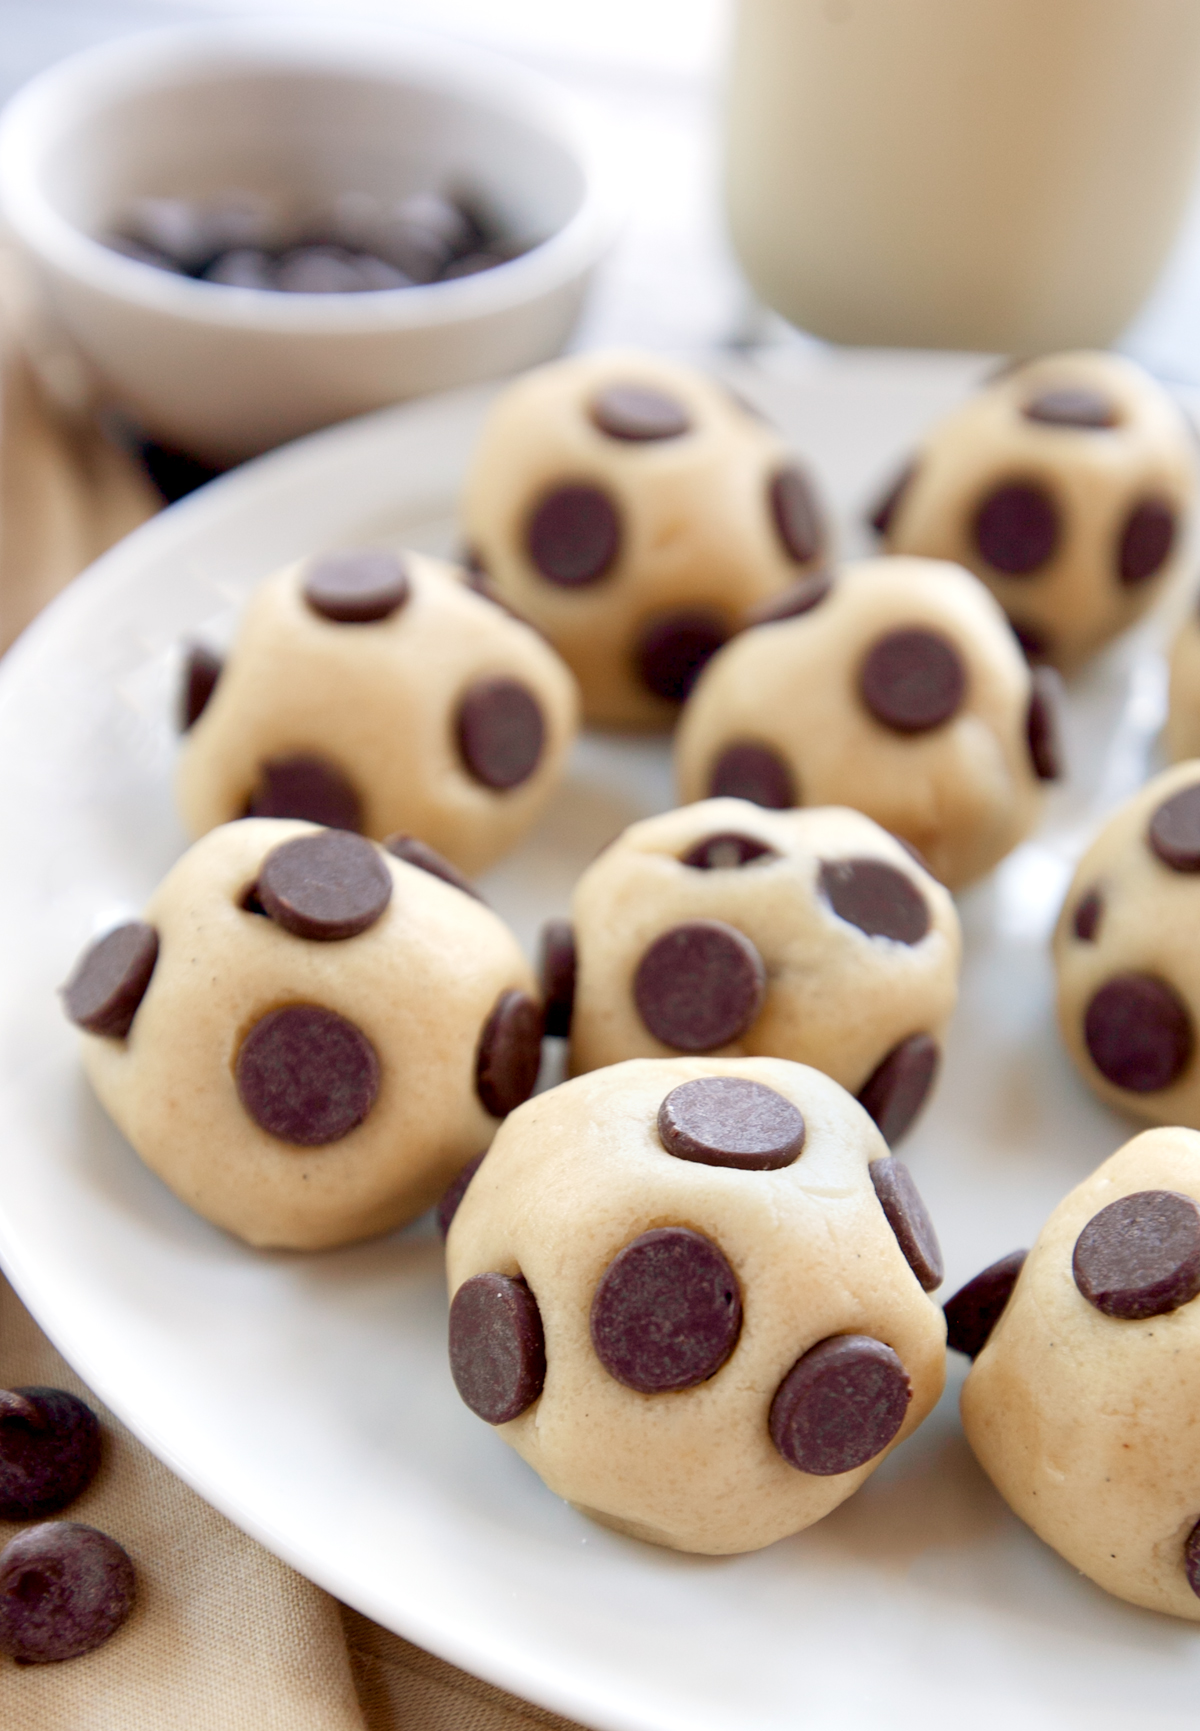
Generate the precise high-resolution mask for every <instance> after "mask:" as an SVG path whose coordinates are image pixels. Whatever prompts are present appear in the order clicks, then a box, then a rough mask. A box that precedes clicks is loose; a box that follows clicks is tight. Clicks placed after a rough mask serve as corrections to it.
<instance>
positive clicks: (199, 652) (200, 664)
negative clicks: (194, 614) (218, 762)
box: [179, 643, 225, 733]
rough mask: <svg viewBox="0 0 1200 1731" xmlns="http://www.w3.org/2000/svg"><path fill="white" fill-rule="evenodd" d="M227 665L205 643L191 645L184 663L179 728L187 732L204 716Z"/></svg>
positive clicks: (182, 731)
mask: <svg viewBox="0 0 1200 1731" xmlns="http://www.w3.org/2000/svg"><path fill="white" fill-rule="evenodd" d="M224 666H225V664H224V662H223V661H222V660H221V657H220V656H219V655H214V654H213V652H212V650H211V649H206V648H205V647H204V645H203V643H193V644H191V645H190V646H189V648H188V651H187V655H186V656H185V658H184V663H183V685H182V689H181V690H180V694H179V729H180V732H181V733H186V732H187V731H188V729H189V727H194V726H195V724H196V722H198V721H199V719H200V717H201V716H202V715H203V714H204V710H205V707H206V706H207V703H208V700H209V698H210V697H211V696H212V694H213V692H214V691H215V690H216V689H217V681H218V679H220V677H221V673H222V671H223V669H224Z"/></svg>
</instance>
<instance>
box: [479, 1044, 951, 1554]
mask: <svg viewBox="0 0 1200 1731" xmlns="http://www.w3.org/2000/svg"><path fill="white" fill-rule="evenodd" d="M446 1249H447V1257H448V1277H449V1287H450V1293H451V1295H452V1303H451V1307H450V1362H451V1370H452V1373H453V1375H454V1379H455V1382H456V1385H457V1387H458V1390H459V1393H460V1394H461V1395H462V1397H463V1399H464V1400H465V1401H466V1402H467V1404H468V1405H469V1406H470V1407H471V1408H472V1410H473V1411H474V1412H476V1413H477V1414H478V1415H479V1416H480V1417H482V1418H485V1419H486V1420H487V1421H488V1422H489V1423H492V1424H496V1425H498V1426H499V1427H500V1434H501V1435H502V1436H503V1437H504V1439H505V1441H506V1442H508V1443H510V1444H511V1445H512V1447H513V1448H515V1449H516V1450H517V1451H518V1453H520V1454H521V1455H523V1456H524V1458H525V1459H526V1460H527V1461H528V1462H529V1463H530V1465H531V1466H532V1467H534V1468H535V1470H536V1471H537V1472H538V1473H539V1474H540V1475H541V1477H542V1478H543V1479H544V1480H545V1482H546V1484H547V1485H548V1486H549V1487H550V1489H551V1490H552V1491H553V1492H554V1493H555V1494H556V1495H558V1496H561V1497H566V1498H567V1499H568V1501H570V1502H572V1503H574V1504H575V1505H576V1506H577V1507H578V1508H580V1509H581V1510H583V1511H584V1512H585V1513H586V1514H589V1515H592V1516H594V1517H595V1518H596V1519H597V1520H600V1521H603V1522H604V1523H605V1524H606V1525H608V1526H612V1527H616V1528H618V1529H619V1530H621V1531H623V1532H626V1533H629V1534H631V1535H633V1536H634V1537H636V1538H641V1539H648V1540H650V1541H651V1542H652V1543H655V1544H661V1545H670V1546H673V1547H674V1548H676V1549H678V1550H684V1551H703V1552H709V1553H714V1554H717V1553H725V1552H731V1551H748V1550H755V1549H757V1548H758V1547H759V1546H762V1545H769V1544H771V1543H772V1542H773V1540H775V1539H779V1538H783V1537H784V1536H785V1535H786V1534H788V1533H794V1532H798V1531H799V1530H800V1529H801V1528H802V1527H807V1526H809V1525H811V1523H812V1522H813V1521H817V1520H820V1518H821V1516H822V1515H825V1514H828V1513H829V1511H830V1509H833V1508H836V1506H837V1505H838V1504H839V1503H841V1502H843V1501H844V1500H845V1498H846V1497H848V1496H850V1495H851V1493H852V1492H853V1491H855V1490H857V1489H858V1487H859V1485H860V1484H862V1482H863V1480H864V1479H865V1478H866V1477H867V1476H868V1474H869V1473H870V1472H871V1471H872V1470H873V1469H874V1468H875V1467H876V1466H878V1464H879V1462H880V1461H881V1460H882V1459H883V1458H884V1456H885V1454H886V1453H887V1452H888V1451H889V1450H890V1449H891V1448H893V1447H894V1446H895V1445H896V1444H897V1443H899V1442H902V1441H903V1440H904V1438H905V1437H907V1436H909V1435H910V1434H911V1433H912V1432H913V1431H914V1430H915V1429H916V1427H917V1426H918V1425H919V1424H920V1423H921V1420H922V1419H923V1418H924V1417H925V1416H926V1414H927V1413H928V1412H929V1411H930V1409H931V1408H932V1407H933V1405H934V1404H935V1402H936V1401H937V1398H938V1396H939V1394H940V1393H941V1389H942V1382H943V1377H944V1373H945V1349H944V1344H943V1343H944V1338H945V1324H944V1321H943V1318H942V1313H941V1311H940V1310H939V1309H938V1307H937V1305H936V1304H934V1303H933V1301H932V1300H931V1299H930V1298H929V1297H928V1296H927V1293H928V1292H930V1291H932V1290H933V1289H934V1288H935V1287H936V1286H937V1285H938V1284H939V1282H940V1280H941V1256H940V1252H939V1250H938V1247H937V1238H936V1234H935V1233H934V1231H933V1228H932V1225H931V1223H930V1221H929V1218H928V1215H927V1214H926V1212H925V1210H924V1207H923V1206H922V1204H921V1200H920V1197H919V1195H918V1194H917V1191H916V1189H915V1186H914V1185H913V1183H912V1179H911V1178H910V1177H909V1175H908V1172H907V1170H906V1168H904V1167H903V1166H902V1165H901V1164H900V1162H899V1161H897V1160H894V1159H892V1158H891V1157H889V1156H888V1152H887V1147H886V1145H885V1144H884V1142H883V1139H882V1138H881V1136H880V1135H879V1132H878V1131H877V1130H876V1128H875V1126H874V1125H873V1124H872V1123H871V1121H870V1119H869V1118H868V1117H867V1115H866V1113H865V1112H864V1111H863V1110H862V1109H861V1107H859V1106H857V1105H856V1104H855V1102H854V1101H853V1100H852V1099H851V1098H850V1096H849V1095H848V1094H846V1093H845V1092H844V1091H843V1090H842V1089H841V1088H839V1087H838V1086H837V1084H836V1083H835V1082H831V1081H830V1080H829V1078H828V1077H826V1076H822V1075H821V1074H820V1073H819V1072H818V1071H816V1070H810V1069H808V1068H806V1067H805V1066H804V1065H800V1064H789V1063H786V1062H783V1061H781V1060H778V1059H772V1058H742V1059H719V1058H673V1059H665V1060H657V1061H654V1060H645V1059H637V1060H634V1061H632V1062H630V1063H625V1064H618V1065H616V1066H614V1067H612V1068H610V1069H606V1070H598V1071H596V1072H594V1073H593V1074H591V1075H588V1076H581V1077H578V1078H577V1079H576V1080H574V1081H571V1082H566V1083H564V1084H563V1085H562V1086H561V1087H558V1088H554V1089H552V1090H551V1091H550V1092H549V1093H546V1094H541V1095H538V1096H537V1097H536V1098H535V1099H533V1100H531V1101H529V1102H528V1104H527V1105H525V1106H523V1107H521V1109H520V1110H519V1111H518V1112H516V1113H514V1114H513V1116H512V1118H510V1119H509V1121H508V1122H507V1123H506V1124H505V1126H504V1127H503V1129H502V1130H501V1132H500V1134H499V1135H498V1136H497V1138H496V1140H495V1142H494V1143H493V1145H492V1148H491V1150H490V1152H489V1153H488V1155H487V1157H486V1158H485V1160H484V1161H483V1164H482V1165H481V1166H480V1168H479V1170H478V1172H477V1173H476V1174H475V1176H474V1178H473V1179H472V1180H471V1182H470V1185H469V1187H468V1189H467V1191H466V1194H465V1196H464V1198H463V1200H462V1201H461V1203H460V1204H459V1207H458V1211H457V1213H456V1214H455V1216H454V1219H453V1223H452V1225H451V1227H450V1234H449V1239H448V1242H447V1247H446Z"/></svg>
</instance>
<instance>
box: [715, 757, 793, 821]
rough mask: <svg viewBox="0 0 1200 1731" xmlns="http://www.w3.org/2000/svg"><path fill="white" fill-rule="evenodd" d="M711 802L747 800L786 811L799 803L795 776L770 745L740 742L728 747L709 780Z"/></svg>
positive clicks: (718, 760) (770, 809) (753, 803)
mask: <svg viewBox="0 0 1200 1731" xmlns="http://www.w3.org/2000/svg"><path fill="white" fill-rule="evenodd" d="M708 792H709V797H710V798H711V799H748V800H749V801H750V802H751V804H752V805H762V806H766V807H767V809H768V810H769V811H785V810H786V809H787V808H788V807H789V806H793V805H798V804H799V803H800V801H799V798H798V796H797V792H796V782H795V777H794V776H793V775H792V772H791V770H790V769H789V767H788V765H787V764H786V763H785V762H784V760H783V758H782V757H780V755H779V753H778V752H777V751H775V750H774V749H773V748H772V747H771V746H769V745H758V744H756V743H755V742H754V741H752V740H739V741H738V743H737V744H736V745H727V746H726V747H725V750H724V751H723V752H722V753H721V755H720V757H718V759H717V761H716V762H715V763H714V764H713V767H712V770H711V772H710V773H709V778H708Z"/></svg>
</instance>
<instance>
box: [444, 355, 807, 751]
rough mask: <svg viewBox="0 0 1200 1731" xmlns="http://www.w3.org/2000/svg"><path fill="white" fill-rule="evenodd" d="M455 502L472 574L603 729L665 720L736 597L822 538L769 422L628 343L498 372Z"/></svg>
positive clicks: (750, 596)
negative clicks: (509, 379) (555, 664)
mask: <svg viewBox="0 0 1200 1731" xmlns="http://www.w3.org/2000/svg"><path fill="white" fill-rule="evenodd" d="M462 508H463V525H464V533H465V535H466V537H467V542H468V545H469V547H470V550H471V556H472V559H473V561H474V563H475V565H476V568H477V571H478V573H479V580H480V582H481V585H483V586H484V587H485V588H486V589H487V590H488V591H490V592H491V593H493V594H495V595H496V596H497V597H498V598H499V599H500V600H501V601H503V602H505V603H506V604H507V605H509V606H510V607H512V608H514V609H515V611H516V612H517V613H519V614H520V615H521V616H522V617H523V618H525V619H528V620H530V621H531V623H532V624H534V625H536V626H537V628H538V630H539V631H542V632H544V633H545V635H546V637H547V638H548V639H549V640H550V642H551V643H553V645H554V647H555V648H556V649H557V650H558V652H559V654H560V655H562V656H563V658H564V659H565V660H566V661H567V662H568V664H569V665H570V666H571V668H572V669H573V670H574V672H575V674H576V677H577V678H578V680H579V683H580V686H581V689H582V693H583V712H584V715H585V717H586V718H587V720H589V721H591V722H597V723H600V724H602V725H608V726H622V727H648V728H654V727H669V726H671V725H672V723H673V722H674V720H675V716H676V713H677V710H678V704H679V702H680V700H681V699H682V698H683V697H684V696H686V694H687V691H688V689H689V688H690V685H691V683H692V682H693V680H694V679H695V676H696V673H697V670H698V669H699V667H700V666H701V665H702V664H703V662H704V661H705V660H706V659H707V657H708V656H709V655H711V654H712V652H713V650H714V649H716V648H717V647H718V646H719V645H720V644H721V643H723V642H724V641H725V639H726V638H727V637H729V636H731V635H732V633H733V632H735V631H736V630H737V629H738V628H739V627H740V626H741V625H742V624H743V623H744V622H745V619H746V616H747V613H748V611H749V610H750V609H751V608H753V607H754V606H755V605H756V604H757V603H760V602H763V601H766V600H768V599H769V598H770V597H772V596H774V595H776V594H777V593H778V592H779V591H780V590H782V589H784V588H786V586H787V585H788V584H790V583H793V582H795V581H796V580H797V579H798V578H801V577H803V576H805V575H806V574H807V573H809V572H811V571H814V570H816V569H817V568H818V567H819V566H820V565H821V564H822V563H823V562H824V560H825V559H826V557H827V556H828V551H829V530H828V527H827V525H826V520H825V514H824V511H823V508H822V507H821V505H820V503H819V501H818V499H817V496H816V493H815V491H814V488H813V484H812V482H811V480H810V478H809V476H808V474H807V472H806V470H805V469H803V468H802V467H801V466H800V465H799V464H798V463H797V460H796V457H795V455H794V454H793V453H792V452H791V451H790V450H789V449H788V447H787V445H786V444H785V443H784V442H783V440H782V439H781V438H780V437H779V436H778V434H776V433H775V432H773V431H772V430H771V429H770V428H768V427H767V426H765V425H764V424H763V422H762V421H761V420H759V419H758V418H757V417H756V416H755V415H753V414H752V413H751V412H750V411H749V410H748V409H747V408H745V407H744V406H743V405H742V404H741V403H740V402H738V401H737V400H736V399H735V398H734V397H733V396H732V395H731V394H730V393H729V391H727V390H726V389H725V387H724V386H723V385H721V384H719V383H717V382H715V381H714V380H712V379H709V378H706V377H705V376H704V375H703V374H702V373H699V372H696V371H694V370H693V369H692V368H690V367H684V366H680V365H678V364H677V363H675V362H672V361H665V360H662V359H660V358H659V357H658V356H654V355H648V354H641V353H638V352H637V351H635V350H629V351H624V350H619V351H615V352H612V353H602V354H591V355H577V356H572V357H571V358H570V359H568V360H564V361H555V362H553V363H551V364H550V365H549V366H544V367H538V368H537V369H536V370H535V371H533V372H531V373H527V374H526V375H525V376H524V377H522V378H520V379H518V380H517V381H516V383H515V384H512V385H510V386H509V387H508V388H507V390H505V391H504V392H503V394H502V395H501V396H500V397H498V398H497V400H496V403H495V405H494V406H493V408H492V410H491V412H490V414H489V416H488V419H487V422H486V423H485V426H484V429H483V432H482V434H481V436H480V440H479V444H478V447H477V449H476V451H475V455H474V458H473V460H472V463H471V468H470V472H469V474H468V476H467V484H466V489H465V492H464V495H463V507H462Z"/></svg>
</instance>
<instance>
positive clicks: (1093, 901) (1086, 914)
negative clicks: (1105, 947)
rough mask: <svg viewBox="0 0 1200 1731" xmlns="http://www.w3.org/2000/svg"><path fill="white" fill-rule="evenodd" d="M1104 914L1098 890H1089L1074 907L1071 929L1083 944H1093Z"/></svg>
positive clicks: (1102, 899) (1102, 901)
mask: <svg viewBox="0 0 1200 1731" xmlns="http://www.w3.org/2000/svg"><path fill="white" fill-rule="evenodd" d="M1103 914H1104V897H1103V896H1102V895H1101V894H1100V891H1099V890H1089V891H1088V893H1087V894H1086V895H1085V896H1084V898H1083V900H1082V901H1081V902H1080V903H1079V905H1078V907H1077V908H1076V909H1075V917H1074V919H1073V920H1072V921H1071V929H1072V931H1073V932H1074V933H1075V936H1076V937H1077V938H1078V939H1079V941H1080V943H1083V944H1094V943H1095V941H1096V933H1097V932H1098V931H1099V930H1100V920H1101V918H1102V916H1103Z"/></svg>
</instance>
